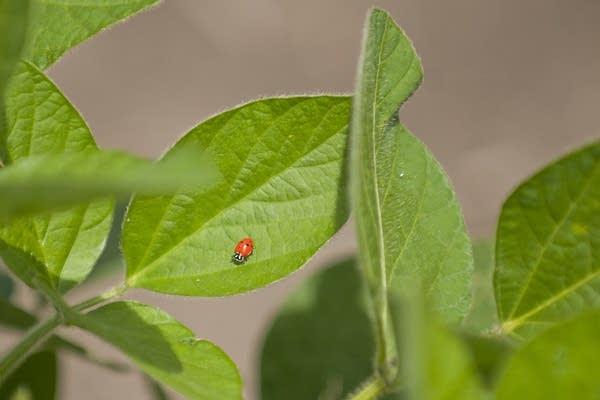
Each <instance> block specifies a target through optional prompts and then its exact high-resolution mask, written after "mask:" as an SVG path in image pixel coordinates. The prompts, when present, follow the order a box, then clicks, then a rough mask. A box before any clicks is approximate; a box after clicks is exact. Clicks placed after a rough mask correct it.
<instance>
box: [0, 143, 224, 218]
mask: <svg viewBox="0 0 600 400" xmlns="http://www.w3.org/2000/svg"><path fill="white" fill-rule="evenodd" d="M190 156H191V155H190ZM186 158H187V164H184V165H180V162H181V161H183V159H182V158H181V157H179V158H178V161H179V162H177V163H175V164H173V163H154V162H151V161H148V160H144V159H141V158H138V157H135V156H132V155H129V154H126V153H121V152H115V151H98V150H91V151H82V152H78V153H71V154H69V153H66V154H58V155H43V156H32V157H27V158H23V159H21V160H18V161H16V162H15V163H13V164H11V165H10V166H8V167H5V168H2V169H0V190H1V191H2V197H1V198H0V217H4V218H9V217H11V218H14V217H15V216H23V215H27V214H35V213H40V212H45V211H52V210H57V209H59V210H60V209H61V208H65V207H66V206H72V205H76V204H80V203H83V202H86V201H90V200H94V199H99V198H106V197H113V196H114V197H117V198H121V199H127V198H128V197H129V196H130V195H131V193H133V192H135V193H141V194H147V195H157V194H166V193H173V192H175V191H177V190H178V189H181V188H182V186H185V185H193V186H195V187H198V190H202V188H204V187H206V185H208V184H210V183H211V182H212V181H214V178H215V173H214V171H211V169H210V165H209V164H208V163H207V160H205V159H203V158H201V157H200V158H198V157H187V156H186ZM181 164H183V163H181ZM182 167H185V168H182Z"/></svg>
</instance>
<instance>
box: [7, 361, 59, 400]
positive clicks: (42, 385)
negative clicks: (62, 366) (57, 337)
mask: <svg viewBox="0 0 600 400" xmlns="http://www.w3.org/2000/svg"><path fill="white" fill-rule="evenodd" d="M57 370H58V365H57V360H56V353H54V352H49V351H41V352H38V353H34V354H32V355H31V356H29V357H28V358H27V359H26V360H25V361H24V362H23V364H21V365H20V366H19V368H17V369H16V370H15V371H14V372H13V373H12V374H11V375H9V376H8V377H7V378H6V380H4V381H3V382H2V384H1V385H0V399H10V398H12V396H13V395H16V394H17V393H19V391H20V390H25V391H26V392H27V393H28V394H29V397H28V398H29V399H31V400H54V399H55V398H56V382H57V375H58V372H57Z"/></svg>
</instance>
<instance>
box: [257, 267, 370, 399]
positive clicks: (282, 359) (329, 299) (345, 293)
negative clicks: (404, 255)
mask: <svg viewBox="0 0 600 400" xmlns="http://www.w3.org/2000/svg"><path fill="white" fill-rule="evenodd" d="M364 289H365V288H364V285H363V283H362V281H361V279H360V276H359V271H358V269H357V267H356V265H355V263H354V262H351V261H346V262H343V263H340V264H336V265H334V266H332V267H330V268H328V269H326V270H322V271H319V272H318V273H316V274H315V275H313V276H312V277H310V278H309V279H308V280H306V281H305V282H303V283H302V285H301V286H300V287H299V288H298V289H296V291H295V292H294V293H293V294H292V295H291V296H290V297H289V298H288V299H287V300H286V302H285V303H284V305H283V307H282V308H281V309H280V310H279V312H278V314H277V316H276V317H275V320H274V321H273V324H272V326H271V328H270V329H269V331H268V332H267V335H266V338H265V342H264V344H263V349H262V353H261V362H260V368H261V378H260V379H261V398H262V399H263V400H269V399H289V400H294V399H298V400H304V399H341V398H344V395H346V394H348V393H349V392H351V391H352V390H353V389H355V388H356V387H357V386H358V385H359V384H361V383H362V382H363V381H364V380H365V379H367V378H368V377H369V376H370V375H371V373H372V369H373V368H372V362H371V361H372V358H373V352H374V346H373V340H374V338H373V333H372V331H371V327H370V321H369V316H368V314H367V306H366V301H365V300H366V299H365V293H364Z"/></svg>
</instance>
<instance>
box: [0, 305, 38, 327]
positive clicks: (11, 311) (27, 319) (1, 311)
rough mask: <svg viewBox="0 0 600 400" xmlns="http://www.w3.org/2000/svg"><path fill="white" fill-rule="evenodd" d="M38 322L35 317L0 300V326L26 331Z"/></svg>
mask: <svg viewBox="0 0 600 400" xmlns="http://www.w3.org/2000/svg"><path fill="white" fill-rule="evenodd" d="M36 320H37V319H36V317H35V316H34V315H32V314H30V313H29V312H27V311H25V310H23V309H21V308H19V307H17V306H15V305H14V304H12V303H9V302H8V301H6V300H4V299H2V298H0V325H5V326H10V327H12V328H16V329H25V328H29V327H30V326H31V325H33V324H34V323H35V322H36Z"/></svg>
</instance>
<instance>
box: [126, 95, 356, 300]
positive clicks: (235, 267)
mask: <svg viewBox="0 0 600 400" xmlns="http://www.w3.org/2000/svg"><path fill="white" fill-rule="evenodd" d="M349 108H350V102H349V99H348V98H347V97H331V96H316V97H291V98H274V99H265V100H259V101H255V102H251V103H248V104H246V105H243V106H241V107H238V108H235V109H233V110H230V111H227V112H224V113H222V114H219V115H217V116H215V117H213V118H211V119H209V120H208V121H205V122H203V123H201V124H200V125H198V126H197V127H196V128H194V129H192V131H190V132H189V133H188V134H187V135H185V136H184V137H183V138H182V139H181V140H180V141H179V142H178V143H177V144H176V145H175V146H174V148H173V149H172V150H171V151H170V152H169V153H168V154H167V156H169V155H170V154H171V153H172V152H174V151H175V152H176V151H181V150H184V149H199V150H201V151H203V152H205V153H207V154H209V155H210V156H211V159H213V160H214V161H215V163H216V166H217V168H218V170H219V171H220V172H221V174H222V176H223V177H224V178H223V182H222V183H221V184H220V185H218V186H217V187H215V188H214V189H212V190H210V191H208V192H203V193H201V192H198V191H194V190H188V191H182V192H181V193H178V194H176V195H174V196H169V197H154V198H153V197H150V198H149V197H136V198H134V200H133V201H132V202H131V205H130V206H129V209H128V213H127V216H126V219H125V224H124V226H123V252H124V255H125V260H126V262H127V282H128V284H129V285H130V286H133V287H142V288H146V289H151V290H155V291H159V292H164V293H173V294H182V295H197V296H221V295H228V294H233V293H241V292H245V291H248V290H252V289H256V288H259V287H261V286H265V285H267V284H269V283H271V282H274V281H276V280H278V279H281V278H283V277H284V276H286V275H288V274H290V273H291V272H293V271H295V270H296V269H298V268H300V267H301V266H302V265H303V264H304V263H305V262H306V261H307V260H308V259H309V258H310V257H311V256H312V255H313V254H314V253H315V252H316V251H317V250H318V249H319V248H320V247H321V246H322V245H323V244H324V243H325V242H326V241H327V240H328V239H329V238H330V237H331V236H332V235H333V234H334V233H335V232H336V231H337V230H338V229H339V228H340V226H341V225H342V224H343V223H344V222H345V221H346V219H347V216H348V213H347V207H346V198H345V196H344V192H345V190H344V178H343V166H344V151H345V144H346V138H347V125H348V113H349ZM245 237H251V238H253V241H254V245H255V247H254V253H253V254H252V255H251V256H250V257H249V258H248V260H247V261H246V262H245V263H242V264H236V263H234V262H232V255H233V251H234V248H235V246H236V243H237V242H238V241H239V240H240V239H242V238H245Z"/></svg>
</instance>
